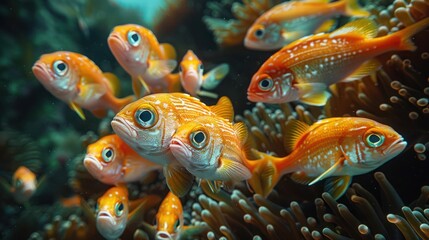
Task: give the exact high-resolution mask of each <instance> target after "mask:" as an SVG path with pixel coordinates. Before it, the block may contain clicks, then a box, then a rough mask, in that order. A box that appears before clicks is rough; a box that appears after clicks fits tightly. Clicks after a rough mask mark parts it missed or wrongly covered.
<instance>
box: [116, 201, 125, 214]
mask: <svg viewBox="0 0 429 240" xmlns="http://www.w3.org/2000/svg"><path fill="white" fill-rule="evenodd" d="M123 213H124V204H123V203H122V202H118V203H116V204H115V214H116V216H117V217H120V216H122V214H123Z"/></svg>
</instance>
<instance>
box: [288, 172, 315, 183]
mask: <svg viewBox="0 0 429 240" xmlns="http://www.w3.org/2000/svg"><path fill="white" fill-rule="evenodd" d="M290 178H291V179H292V180H293V181H294V182H297V183H301V184H308V183H310V182H312V181H313V180H314V177H309V176H308V175H307V174H306V173H305V172H302V171H298V172H294V173H292V175H291V176H290Z"/></svg>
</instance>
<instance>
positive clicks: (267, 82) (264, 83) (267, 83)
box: [258, 78, 273, 91]
mask: <svg viewBox="0 0 429 240" xmlns="http://www.w3.org/2000/svg"><path fill="white" fill-rule="evenodd" d="M258 87H259V89H261V90H262V91H268V90H270V89H271V88H272V87H273V80H272V79H271V78H264V79H262V80H261V81H259V85H258Z"/></svg>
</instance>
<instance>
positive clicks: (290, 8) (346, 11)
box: [244, 0, 369, 50]
mask: <svg viewBox="0 0 429 240" xmlns="http://www.w3.org/2000/svg"><path fill="white" fill-rule="evenodd" d="M339 15H348V16H358V17H366V16H369V12H367V11H365V10H363V9H361V8H360V7H359V4H358V1H357V0H340V1H336V2H331V3H330V2H329V1H326V0H317V1H315V0H309V1H287V2H283V3H280V4H278V5H276V6H274V7H273V8H271V9H270V10H268V11H266V12H265V13H264V14H262V15H261V16H260V17H259V18H258V19H256V21H255V22H254V23H253V24H252V26H251V27H250V28H249V29H248V30H247V33H246V37H245V38H244V46H246V47H247V48H250V49H256V50H275V49H279V48H282V47H284V46H285V45H287V44H289V43H291V42H293V41H295V40H297V39H300V38H302V37H305V36H308V35H310V34H313V33H314V32H316V31H320V32H322V31H328V30H329V29H330V28H331V27H332V24H333V23H334V21H332V20H330V19H331V18H333V17H336V16H339Z"/></svg>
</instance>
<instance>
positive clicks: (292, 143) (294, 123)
mask: <svg viewBox="0 0 429 240" xmlns="http://www.w3.org/2000/svg"><path fill="white" fill-rule="evenodd" d="M285 128H286V133H287V136H286V137H285V138H284V146H285V148H286V150H287V152H292V151H293V150H294V149H295V147H296V144H297V142H298V141H299V140H300V139H301V138H302V137H303V136H304V135H305V134H306V133H307V131H308V129H309V128H310V126H309V125H307V124H306V123H304V122H301V121H299V120H296V119H290V120H289V121H288V122H287V123H286V126H285Z"/></svg>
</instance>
